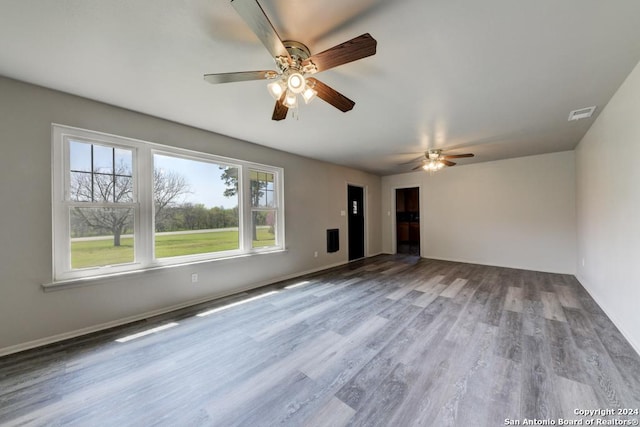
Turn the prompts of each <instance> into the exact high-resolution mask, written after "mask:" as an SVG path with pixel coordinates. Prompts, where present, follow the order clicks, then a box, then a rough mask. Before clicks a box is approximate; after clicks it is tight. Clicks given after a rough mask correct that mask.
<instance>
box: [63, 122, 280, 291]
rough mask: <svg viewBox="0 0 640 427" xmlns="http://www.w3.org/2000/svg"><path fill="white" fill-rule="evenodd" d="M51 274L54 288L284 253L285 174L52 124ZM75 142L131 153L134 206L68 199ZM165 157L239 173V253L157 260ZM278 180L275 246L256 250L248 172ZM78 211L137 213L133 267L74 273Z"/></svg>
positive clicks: (125, 264) (261, 167) (224, 159)
mask: <svg viewBox="0 0 640 427" xmlns="http://www.w3.org/2000/svg"><path fill="white" fill-rule="evenodd" d="M51 140H52V191H51V194H52V235H53V236H52V271H53V274H52V275H53V284H55V283H57V282H64V281H69V280H76V279H85V278H86V279H90V278H95V277H101V276H110V275H113V274H123V273H128V272H139V271H144V270H147V269H153V268H158V267H165V266H172V265H183V264H189V263H198V262H207V261H215V260H218V259H228V258H233V257H239V256H247V255H254V254H261V253H269V252H281V251H284V250H285V237H284V225H285V223H284V194H283V193H284V169H283V168H281V167H276V166H270V165H264V164H259V163H254V162H248V161H243V160H239V159H232V158H228V157H223V156H218V155H215V154H211V153H203V152H198V151H194V150H189V149H184V148H179V147H174V146H168V145H163V144H157V143H154V142H148V141H143V140H138V139H133V138H127V137H121V136H117V135H112V134H107V133H102V132H96V131H91V130H87V129H80V128H75V127H70V126H65V125H60V124H55V123H53V124H52V138H51ZM71 140H75V141H78V142H85V143H91V144H97V145H103V146H106V147H114V148H122V149H126V150H130V151H131V152H132V175H133V177H132V180H133V182H132V193H133V201H132V202H126V203H124V202H122V203H119V202H113V203H102V202H99V203H96V202H86V201H83V202H79V201H71V200H70V196H69V188H70V180H71V172H70V149H69V146H70V144H69V141H71ZM155 154H159V155H165V156H170V157H177V158H183V159H187V160H194V161H202V162H207V163H212V164H216V165H219V166H230V167H236V168H238V195H237V197H238V216H239V218H238V232H239V237H238V239H239V241H238V245H239V248H238V249H233V250H227V251H220V252H209V253H202V254H193V255H181V256H175V257H165V258H160V259H158V258H156V256H155V209H154V205H153V169H154V155H155ZM251 170H255V171H260V172H267V173H271V174H273V175H274V193H275V202H276V206H275V207H274V208H269V210H275V211H276V220H275V221H276V233H275V234H276V235H275V245H273V246H268V247H259V248H253V247H252V246H253V241H252V233H251V232H250V231H248V230H250V227H251V222H252V218H251V213H252V211H253V209H252V206H251V200H250V188H249V187H250V171H251ZM74 206H80V207H113V206H116V207H123V208H124V207H127V208H132V209H133V210H134V232H133V236H134V261H133V262H131V263H124V264H116V265H112V266H100V267H88V268H80V269H73V268H71V235H70V233H71V230H70V221H69V220H70V216H71V214H70V209H71V208H72V207H74Z"/></svg>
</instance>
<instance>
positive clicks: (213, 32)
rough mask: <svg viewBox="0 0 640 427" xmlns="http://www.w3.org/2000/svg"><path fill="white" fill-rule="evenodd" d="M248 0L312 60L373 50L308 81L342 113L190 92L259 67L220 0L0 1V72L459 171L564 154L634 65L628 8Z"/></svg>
mask: <svg viewBox="0 0 640 427" xmlns="http://www.w3.org/2000/svg"><path fill="white" fill-rule="evenodd" d="M259 2H260V4H261V5H262V7H263V9H264V10H265V12H266V14H267V15H268V17H269V19H270V20H271V21H272V23H273V25H274V27H275V28H276V30H277V31H278V33H279V35H280V37H281V38H282V39H291V40H297V41H300V42H302V43H305V44H306V45H307V46H309V48H310V50H311V53H312V54H313V53H317V52H320V51H322V50H325V49H327V48H330V47H332V46H334V45H336V44H339V43H341V42H343V41H346V40H348V39H351V38H353V37H356V36H358V35H360V34H363V33H367V32H368V33H370V34H371V35H372V36H373V37H374V38H375V39H376V40H377V41H378V51H377V54H376V55H375V56H372V57H369V58H365V59H362V60H360V61H357V62H353V63H350V64H346V65H343V66H340V67H338V68H335V69H332V70H328V71H325V72H322V73H320V74H317V75H316V77H317V78H318V79H320V80H321V81H323V82H324V83H326V84H328V85H330V86H332V87H333V88H334V89H336V90H338V91H339V92H341V93H343V94H344V95H345V96H347V97H348V98H351V99H353V100H354V101H355V102H356V105H355V107H354V109H353V110H352V111H350V112H348V113H342V112H340V111H338V110H337V109H335V108H333V107H331V106H330V105H329V104H327V103H325V102H323V101H321V100H319V99H317V100H315V101H314V102H313V103H312V104H310V105H306V106H305V105H302V106H301V107H300V108H299V119H298V120H296V119H292V118H291V117H290V116H289V117H288V118H287V119H286V120H283V121H280V122H275V121H272V120H271V113H272V111H273V105H274V101H273V100H272V98H271V97H270V96H269V95H268V93H267V91H266V82H264V81H253V82H241V83H229V84H223V85H210V84H208V83H206V82H205V81H204V80H203V78H202V76H203V74H205V73H222V72H232V71H252V70H261V69H275V67H274V63H273V59H272V58H271V57H270V55H269V54H268V52H267V50H266V49H265V48H264V47H263V46H262V44H261V43H260V42H259V41H258V39H257V37H256V36H255V35H254V34H253V33H252V32H251V31H250V30H249V29H248V27H247V26H246V25H245V24H244V22H243V21H242V20H241V18H240V17H239V16H238V14H237V13H236V12H235V9H234V8H233V7H232V6H231V4H230V2H229V0H181V1H180V0H111V1H106V0H57V1H51V0H0V75H4V76H7V77H12V78H15V79H19V80H23V81H27V82H31V83H35V84H38V85H42V86H45V87H50V88H54V89H59V90H62V91H65V92H69V93H73V94H77V95H80V96H84V97H88V98H92V99H96V100H99V101H103V102H106V103H109V104H113V105H117V106H121V107H125V108H128V109H131V110H136V111H140V112H143V113H147V114H151V115H154V116H158V117H162V118H166V119H169V120H173V121H176V122H180V123H185V124H187V125H191V126H195V127H198V128H202V129H207V130H210V131H213V132H217V133H221V134H225V135H230V136H233V137H236V138H240V139H243V140H247V141H250V142H254V143H257V144H261V145H265V146H268V147H273V148H278V149H281V150H286V151H289V152H293V153H297V154H301V155H304V156H309V157H313V158H317V159H321V160H326V161H329V162H333V163H337V164H343V165H347V166H352V167H356V168H360V169H363V170H367V171H371V172H375V173H378V174H391V173H399V172H406V171H409V170H411V168H412V165H400V164H401V163H403V162H406V161H409V160H411V159H413V158H415V157H417V156H419V155H420V153H421V152H423V151H425V150H426V149H428V148H444V149H449V150H451V151H450V152H451V153H463V152H468V151H471V152H474V153H475V154H476V157H475V158H473V159H460V161H459V162H458V163H459V164H461V165H462V164H468V163H472V162H477V161H488V160H495V159H501V158H509V157H519V156H525V155H531V154H541V153H547V152H556V151H564V150H570V149H573V148H574V147H575V146H576V144H577V143H578V142H579V140H580V138H581V137H582V135H584V133H585V132H586V130H587V129H588V128H589V126H590V125H591V123H592V122H593V118H592V119H587V120H581V121H578V122H568V121H567V117H568V114H569V111H571V110H574V109H578V108H582V107H589V106H592V105H597V106H598V109H597V110H596V115H597V113H598V112H599V111H601V110H602V108H603V107H604V106H605V105H606V103H607V102H608V101H609V99H610V98H611V96H612V95H613V93H614V92H615V91H616V89H617V88H618V87H619V86H620V84H621V83H622V82H623V80H624V79H625V78H626V76H627V75H628V74H629V73H630V71H631V70H632V69H633V67H634V66H635V65H636V64H637V63H638V61H639V60H640V1H638V0H607V1H603V0H562V1H558V0H535V1H531V0H529V1H526V0H483V1H478V0H395V1H391V0H386V1H385V0H351V1H346V0H308V1H296V0H259ZM0 96H2V94H0ZM639 96H640V94H639ZM596 115H594V117H595V116H596ZM114 132H117V131H116V130H114Z"/></svg>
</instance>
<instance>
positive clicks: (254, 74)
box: [204, 70, 280, 84]
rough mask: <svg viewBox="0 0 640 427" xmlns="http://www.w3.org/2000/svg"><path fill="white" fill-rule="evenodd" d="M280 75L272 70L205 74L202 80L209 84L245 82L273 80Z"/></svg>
mask: <svg viewBox="0 0 640 427" xmlns="http://www.w3.org/2000/svg"><path fill="white" fill-rule="evenodd" d="M279 75H280V74H278V73H277V72H275V71H273V70H264V71H240V72H237V73H217V74H205V75H204V79H205V80H206V81H208V82H209V83H211V84H218V83H233V82H245V81H249V80H268V79H275V78H276V77H278V76H279Z"/></svg>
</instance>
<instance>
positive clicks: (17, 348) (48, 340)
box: [0, 261, 348, 357]
mask: <svg viewBox="0 0 640 427" xmlns="http://www.w3.org/2000/svg"><path fill="white" fill-rule="evenodd" d="M347 263H348V262H347V261H341V262H337V263H334V264H330V265H325V266H322V267H318V268H314V269H311V270H306V271H302V272H298V273H292V274H287V275H284V276H280V277H275V278H272V279H269V280H265V281H261V282H257V283H252V284H250V285H247V286H243V287H242V288H238V289H235V290H233V291H229V292H223V293H220V294H215V295H208V296H206V297H203V298H198V299H195V300H189V301H186V302H183V303H180V304H175V305H171V306H169V307H163V308H160V309H157V310H151V311H147V312H145V313H141V314H136V315H134V316H129V317H125V318H122V319H118V320H114V321H111V322H106V323H101V324H99V325H94V326H89V327H86V328H82V329H76V330H74V331H70V332H64V333H62V334H57V335H53V336H49V337H45V338H40V339H37V340H33V341H28V342H25V343H22V344H16V345H12V346H9V347H4V348H0V357H1V356H6V355H9V354H13V353H18V352H21V351H25V350H30V349H32V348H36V347H42V346H45V345H49V344H53V343H56V342H60V341H64V340H68V339H71V338H77V337H80V336H82V335H87V334H92V333H94V332H99V331H103V330H105V329H109V328H113V327H116V326H122V325H126V324H127V323H133V322H137V321H140V320H144V319H148V318H150V317H153V316H158V315H161V314H165V313H169V312H171V311H175V310H180V309H183V308H186V307H191V306H193V305H197V304H202V303H205V302H209V301H213V300H217V299H221V298H225V297H228V296H230V295H236V294H241V293H243V292H247V291H250V290H252V289H257V288H261V287H263V286H268V285H271V284H274V283H278V282H282V281H284V280H290V279H294V278H296V277H301V276H306V275H309V274H313V273H317V272H319V271H323V270H328V269H331V268H335V267H339V266H342V265H345V264H347Z"/></svg>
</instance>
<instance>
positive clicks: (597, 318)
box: [0, 256, 640, 427]
mask: <svg viewBox="0 0 640 427" xmlns="http://www.w3.org/2000/svg"><path fill="white" fill-rule="evenodd" d="M304 280H307V281H308V283H306V284H301V285H300V286H297V287H291V286H290V285H295V284H299V282H300V280H295V281H289V282H286V283H279V284H276V285H273V286H270V287H267V288H262V289H259V290H257V291H254V292H250V293H244V294H240V295H235V296H233V297H229V298H226V299H223V300H218V301H214V302H211V303H208V304H202V305H200V306H197V307H192V308H190V309H186V310H182V311H179V312H174V313H171V314H168V315H163V316H160V317H156V318H152V319H149V320H147V321H144V322H138V323H135V324H132V325H128V326H125V327H119V328H115V329H111V330H108V331H104V332H100V333H96V334H92V335H89V336H85V337H82V338H77V339H74V340H70V341H67V342H64V343H59V344H55V345H50V346H48V347H44V348H40V349H35V350H31V351H27V352H23V353H20V354H15V355H11V356H7V357H4V358H0V425H11V426H13V425H46V426H59V425H60V426H64V425H74V426H209V425H215V426H236V425H239V426H276V425H286V426H303V425H304V426H332V427H337V426H343V425H353V426H414V425H416V426H417V425H424V426H502V425H509V424H508V423H509V420H514V424H511V425H516V424H515V422H516V421H519V422H520V423H521V425H526V424H522V423H525V422H526V421H527V420H540V421H555V422H556V425H558V423H559V419H561V418H562V419H571V420H573V419H576V420H577V419H580V418H583V419H584V420H583V422H585V423H586V421H587V420H589V419H593V420H600V421H603V420H612V419H619V420H627V421H629V422H630V423H633V422H634V421H633V420H636V419H640V415H635V414H631V415H625V416H623V415H618V414H617V410H618V409H623V410H624V409H631V410H632V411H633V410H636V409H640V357H639V356H638V354H637V353H635V352H634V350H633V349H632V347H631V346H630V345H629V344H628V342H626V341H625V340H624V338H623V337H622V336H621V334H620V333H619V332H618V330H617V329H616V328H615V327H614V325H613V324H612V323H611V321H610V320H609V319H608V318H607V316H606V315H605V314H604V313H603V312H602V310H601V309H600V308H599V307H598V305H597V304H595V303H594V301H593V300H592V299H591V298H590V297H589V295H588V294H587V293H586V291H585V290H584V289H583V288H582V286H581V285H580V284H579V283H578V282H577V281H576V279H575V278H574V277H573V276H568V275H558V274H548V273H539V272H533V271H525V270H514V269H506V268H498V267H487V266H480V265H472V264H461V263H453V262H444V261H435V260H426V259H418V258H415V257H396V256H378V257H375V258H372V259H367V260H363V261H359V262H355V263H351V264H349V265H348V266H344V267H341V268H337V269H332V270H329V271H325V272H322V273H320V274H316V275H312V276H309V277H307V278H304ZM285 286H290V288H289V289H287V288H285ZM274 291H277V293H270V292H274ZM254 297H261V298H255V299H251V300H247V299H248V298H254ZM234 303H235V305H234ZM206 311H213V312H211V314H209V315H207V316H196V314H198V313H202V312H206ZM171 322H174V323H177V325H175V326H173V327H171V328H168V329H164V330H161V331H158V332H155V333H153V334H151V335H147V336H143V337H140V338H137V339H133V340H130V341H127V342H124V343H122V342H116V341H115V340H116V339H118V338H122V337H125V336H127V335H130V334H134V333H138V332H141V331H144V330H147V329H149V328H152V327H157V326H162V325H167V324H169V323H171ZM605 409H607V410H609V409H610V410H613V411H614V415H613V416H610V415H607V416H603V414H596V415H587V416H582V417H581V416H579V415H576V414H575V411H576V410H605ZM534 425H539V424H534ZM584 425H586V424H584ZM593 425H602V424H593Z"/></svg>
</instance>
